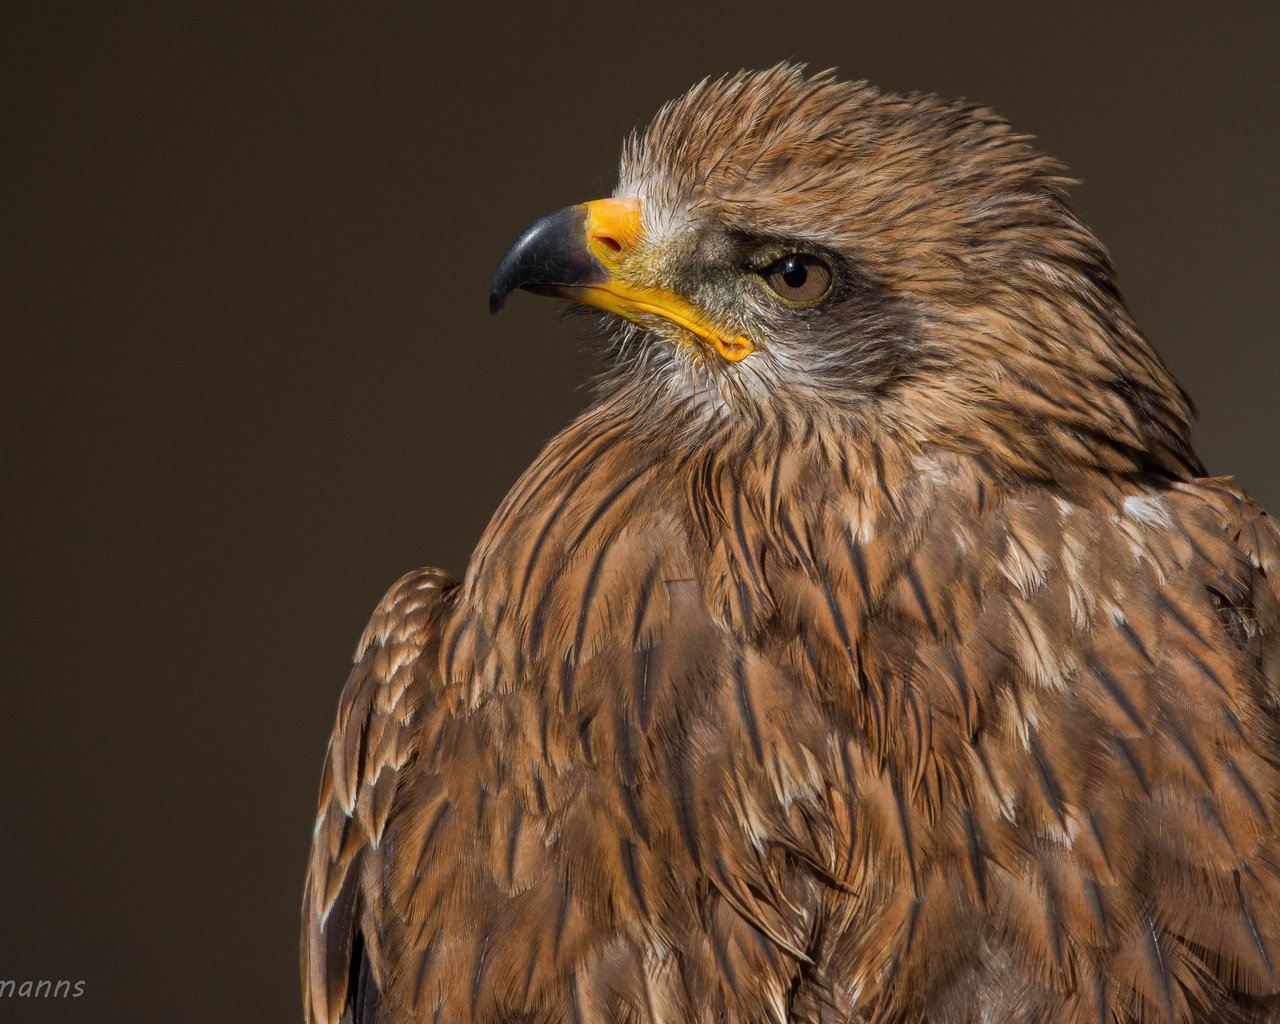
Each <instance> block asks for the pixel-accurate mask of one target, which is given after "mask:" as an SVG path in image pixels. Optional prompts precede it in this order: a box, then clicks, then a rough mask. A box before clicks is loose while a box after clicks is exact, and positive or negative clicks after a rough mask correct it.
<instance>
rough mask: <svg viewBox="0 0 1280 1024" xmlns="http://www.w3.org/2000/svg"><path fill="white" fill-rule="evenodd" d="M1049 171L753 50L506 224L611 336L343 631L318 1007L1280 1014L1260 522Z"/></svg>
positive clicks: (311, 999) (1275, 534) (1278, 599)
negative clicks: (595, 191)
mask: <svg viewBox="0 0 1280 1024" xmlns="http://www.w3.org/2000/svg"><path fill="white" fill-rule="evenodd" d="M1064 180H1065V179H1063V178H1062V177H1061V176H1060V169H1059V168H1058V166H1057V165H1056V164H1054V163H1053V162H1052V161H1050V160H1048V159H1046V158H1045V157H1043V156H1041V155H1039V154H1038V153H1036V152H1035V151H1034V150H1033V149H1031V148H1030V146H1029V145H1028V142H1027V140H1026V138H1024V137H1022V136H1019V135H1015V134H1013V133H1012V132H1011V131H1010V130H1009V129H1008V127H1007V126H1006V124H1005V123H1004V122H1003V121H1002V120H1000V119H999V118H998V117H996V116H995V115H994V114H993V113H992V112H990V111H989V110H986V109H983V108H979V107H972V106H966V105H962V104H958V103H947V102H943V101H940V100H938V99H936V98H934V97H931V96H920V95H912V96H906V97H898V96H890V95H882V94H880V93H878V92H876V91H875V90H873V89H871V88H869V87H867V86H865V85H851V84H846V83H841V82H838V81H836V80H834V79H833V78H831V77H829V76H826V75H819V76H817V77H815V78H806V77H804V75H803V74H802V73H801V72H800V71H799V69H797V68H794V67H790V66H783V67H778V68H774V69H772V70H769V71H766V72H762V73H754V74H741V75H737V76H734V77H731V78H728V79H724V80H721V81H717V82H714V83H709V84H708V83H704V84H703V85H701V86H699V87H697V88H695V89H694V90H692V91H691V92H690V93H689V94H688V95H686V96H685V97H684V98H682V99H681V100H679V101H677V102H675V103H673V104H670V105H668V106H667V107H665V108H664V109H663V110H662V111H661V112H660V113H659V115H658V117H657V118H656V120H655V121H654V123H653V124H652V126H651V127H650V128H649V129H648V131H647V132H646V133H645V134H644V135H643V136H641V137H640V138H638V139H635V140H633V141H632V142H631V143H630V144H629V145H628V147H627V149H626V152H625V154H624V159H623V165H622V173H621V181H620V184H619V188H618V191H617V193H616V194H617V196H618V197H619V198H620V199H626V200H631V201H630V202H626V203H620V202H618V201H616V200H615V201H606V202H604V203H596V204H590V205H589V206H586V207H581V208H577V209H576V211H568V212H565V213H562V214H559V215H556V217H555V218H549V219H548V220H547V221H544V222H541V223H540V225H539V226H538V227H537V229H536V230H533V231H531V233H530V234H529V235H527V236H526V237H525V238H523V239H522V240H521V241H520V242H519V243H517V245H516V246H515V247H514V248H513V251H512V254H510V255H509V256H508V258H507V260H506V261H504V264H503V268H502V269H500V271H499V280H498V282H497V285H496V291H495V304H500V303H501V301H502V299H503V298H505V296H506V293H507V292H509V291H510V290H511V289H512V288H514V287H516V286H518V285H524V286H526V287H529V288H532V289H534V290H539V291H551V292H553V293H555V294H559V295H562V296H564V297H568V298H571V299H573V300H575V301H577V302H579V303H584V304H589V305H593V306H600V307H603V308H605V309H607V310H609V311H610V312H611V314H620V315H610V316H608V317H607V318H606V320H605V324H606V342H607V344H606V345H605V346H604V347H606V348H607V352H608V358H607V365H608V368H607V369H606V371H605V372H604V375H603V376H602V381H601V388H600V396H599V400H598V401H597V402H596V404H595V405H594V406H593V407H592V408H591V409H589V410H588V411H587V412H586V413H585V414H584V415H583V416H582V417H580V418H579V419H578V420H577V422H575V423H573V424H572V425H571V426H570V427H569V428H568V429H566V430H565V431H564V432H563V433H562V434H560V435H559V436H558V437H557V438H555V439H554V440H553V441H551V443H550V444H549V445H548V446H547V448H546V449H545V451H544V452H543V453H542V455H541V456H540V457H539V458H538V460H537V461H536V462H535V463H534V464H533V466H532V467H531V468H530V469H529V470H528V472H527V473H525V475H524V476H523V477H522V478H521V479H520V480H519V482H517V484H516V485H515V487H514V489H513V490H512V491H511V493H510V495H509V496H508V497H507V499H506V501H505V502H504V503H503V505H502V507H501V508H500V509H499V510H498V512H497V514H496V515H495V517H494V519H493V522H492V523H491V524H490V526H489V528H488V531H487V532H486V534H485V536H484V538H483V539H482V541H481V543H480V545H479V547H478V549H477V551H476V553H475V555H474V558H473V560H472V562H471V564H470V566H469V567H468V570H467V573H466V577H465V579H463V580H462V581H459V580H456V579H453V578H452V577H450V576H449V575H448V574H446V573H443V572H440V571H437V570H430V569H428V570H422V571H419V572H416V573H411V574H410V575H409V576H406V577H405V578H404V579H402V580H401V581H400V582H399V583H397V584H396V585H395V586H394V587H393V588H392V590H391V591H390V593H389V594H388V595H387V597H386V598H385V599H384V601H383V602H382V604H381V605H379V607H378V609H377V610H376V611H375V613H374V616H373V619H372V621H371V622H370V624H369V627H368V629H367V630H366V632H365V635H364V637H363V639H362V640H361V642H360V646H359V648H358V651H357V657H356V667H355V670H354V672H353V674H352V676H351V678H350V680H349V681H348V683H347V687H346V689H345V691H344V693H343V696H342V701H341V706H340V709H339V713H338V720H337V724H336V726H335V728H334V733H333V737H332V740H331V742H330V749H329V757H328V761H327V763H326V766H325V770H324V776H323V781H322V788H321V794H320V808H319V818H318V820H317V823H316V838H315V843H314V847H313V851H312V855H311V861H310V865H309V871H308V877H307V888H306V896H305V903H304V910H303V933H302V965H303V989H304V994H305V1002H306V1010H307V1015H308V1019H309V1020H310V1021H312V1022H325V1024H334V1022H337V1021H340V1020H341V1021H356V1022H372V1021H386V1022H407V1021H450V1022H454V1021H458V1022H461V1021H482V1022H494V1024H496V1022H512V1024H514V1022H522V1024H551V1022H562V1021H563V1022H574V1024H595V1022H605V1021H619V1022H632V1024H659V1022H663V1024H677V1022H679V1024H685V1022H688V1024H693V1022H698V1024H702V1022H706V1024H713V1022H721V1021H724V1022H751V1024H756V1022H783V1021H805V1022H819V1021H821V1022H854V1021H858V1022H871V1021H875V1022H883V1024H888V1022H903V1024H907V1022H926V1021H927V1022H929V1024H978V1022H988V1021H990V1022H1006V1021H1007V1022H1024V1021H1025V1022H1032V1021H1036V1022H1064V1024H1074V1022H1103V1024H1105V1022H1117V1024H1119V1022H1130V1024H1136V1022H1143V1024H1146V1022H1184V1021H1215V1022H1218V1021H1221V1022H1240V1024H1243V1022H1262V1021H1280V1002H1277V1000H1276V993H1277V992H1278V991H1280V736H1278V733H1277V707H1276V705H1277V698H1278V696H1280V632H1278V630H1280V583H1278V581H1280V531H1278V530H1277V528H1276V525H1275V523H1274V521H1273V520H1272V519H1270V518H1269V517H1268V516H1267V515H1266V513H1265V512H1263V510H1262V509H1260V508H1259V507H1258V506H1257V505H1256V504H1255V503H1254V502H1253V501H1252V500H1251V499H1250V498H1249V497H1248V496H1247V495H1246V494H1244V493H1243V492H1242V491H1241V490H1240V489H1239V488H1238V487H1236V486H1235V485H1234V484H1233V483H1232V482H1230V481H1229V480H1227V479H1221V478H1205V477H1203V475H1202V469H1201V466H1200V464H1199V462H1198V460H1197V459H1196V456H1195V455H1194V453H1193V452H1192V450H1191V447H1190V444H1189V441H1188V417H1189V406H1188V402H1187V400H1186V398H1185V396H1184V395H1183V393H1182V392H1181V391H1180V390H1179V388H1178V387H1177V385H1176V384H1175V383H1174V382H1173V380H1172V379H1171V378H1170V376H1169V374H1168V372H1167V371H1166V370H1165V368H1164V367H1163V365H1162V364H1161V362H1160V360H1159V359H1158V358H1157V357H1156V356H1155V354H1154V353H1153V352H1152V350H1151V349H1150V348H1149V347H1148V345H1147V343H1146V341H1145V340H1144V339H1143V338H1142V336H1141V335H1140V334H1139V333H1138V331H1137V329H1136V328H1135V326H1134V324H1133V322H1132V321H1131V319H1130V317H1129V315H1128V313H1127V312H1126V311H1125V309H1124V306H1123V304H1122V302H1121V300H1120V297H1119V294H1118V293H1117V291H1116V288H1115V286H1114V284H1113V282H1112V277H1111V270H1110V266H1109V263H1108V261H1107V257H1106V255H1105V253H1104V251H1103V250H1102V248H1101V247H1100V245H1099V244H1098V242H1097V241H1096V240H1095V239H1094V237H1093V236H1092V235H1091V234H1090V233H1089V231H1088V230H1087V229H1086V228H1085V227H1083V226H1082V225H1081V224H1080V222H1079V221H1078V220H1076V219H1075V217H1074V216H1073V215H1072V214H1071V213H1070V211H1069V210H1068V209H1067V207H1066V206H1065V205H1064V204H1063V202H1062V199H1061V196H1060V189H1061V187H1062V185H1063V184H1064ZM574 225H577V228H579V229H581V231H582V232H583V235H582V238H581V239H579V240H577V241H576V242H575V240H574V239H573V238H572V237H571V236H572V232H573V230H574ZM824 275H827V276H829V277H830V281H831V284H830V287H829V288H827V289H826V290H825V291H823V292H822V294H820V295H818V296H817V297H814V292H816V291H818V290H820V288H819V286H821V285H822V284H823V282H824V281H825V280H826V277H825V276H824ZM797 282H799V284H797ZM806 289H809V290H808V291H806Z"/></svg>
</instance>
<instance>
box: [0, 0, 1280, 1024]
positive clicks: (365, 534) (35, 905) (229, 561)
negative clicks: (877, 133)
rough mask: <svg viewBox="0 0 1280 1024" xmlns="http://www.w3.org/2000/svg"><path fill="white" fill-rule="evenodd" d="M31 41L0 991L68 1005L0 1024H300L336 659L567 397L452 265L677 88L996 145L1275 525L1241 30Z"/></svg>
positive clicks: (1149, 14)
mask: <svg viewBox="0 0 1280 1024" xmlns="http://www.w3.org/2000/svg"><path fill="white" fill-rule="evenodd" d="M37 6H39V14H38V15H34V14H32V13H30V12H27V13H23V12H22V11H21V10H19V9H18V6H17V5H16V4H6V5H4V7H3V13H0V40H2V41H3V46H4V47H5V49H6V50H7V51H8V52H7V53H5V54H4V55H3V57H2V59H0V105H2V108H3V122H2V134H0V145H2V146H3V148H4V153H3V160H2V161H0V169H2V172H3V174H4V176H5V178H6V181H5V183H4V187H3V192H2V193H0V201H2V202H3V208H2V212H0V231H2V232H3V236H2V237H3V241H4V250H5V255H6V257H8V260H7V261H6V262H7V263H8V264H9V266H8V269H6V270H4V272H3V274H0V293H2V294H3V299H4V301H3V311H4V312H3V323H2V324H0V334H2V336H3V342H4V349H3V352H4V355H3V368H2V369H0V386H2V388H3V395H0V417H3V435H2V436H3V439H4V454H5V457H6V459H5V461H6V465H5V471H4V477H3V479H4V505H5V508H6V511H7V512H9V513H10V516H9V518H10V520H11V525H10V526H9V527H8V529H7V530H6V531H5V533H4V535H3V536H4V542H5V549H6V555H5V561H4V567H3V581H4V587H3V602H4V603H3V608H2V609H0V615H2V621H3V629H4V669H3V672H4V702H3V705H2V706H0V723H2V724H0V830H2V832H0V978H16V979H23V978H28V977H31V978H69V979H84V980H85V981H86V993H85V995H84V996H83V997H82V998H81V999H79V1000H76V1001H74V1002H70V1001H68V1002H64V1003H61V1004H57V1003H46V1004H42V1005H32V1004H31V1003H30V1002H27V1003H21V1002H18V1001H14V1000H10V1001H6V1002H4V1003H2V1004H0V1020H2V1021H8V1020H23V1019H30V1020H56V1021H60V1020H86V1021H90V1020H92V1021H108V1020H113V1021H114V1020H119V1021H124V1020H128V1021H130V1022H139V1021H141V1022H150V1021H156V1022H162V1021H163V1022H174V1024H177V1022H188V1021H190V1022H199V1021H230V1020H235V1021H280V1020H283V1021H290V1020H297V1019H298V1018H299V1016H300V1010H299V1004H298V998H297V995H296V990H297V982H296V968H295V958H296V946H297V943H296V938H295V935H296V913H297V911H296V908H297V904H298V899H299V893H300V888H301V883H302V869H303V860H304V855H305V850H306V846H307V842H308V839H309V836H310V830H311V822H312V811H313V800H314V795H315V787H316V782H317V778H318V772H319V766H320V761H321V757H322V754H323V749H324V743H325V739H326V736H327V733H328V729H329V725H330V721H331V716H332V714H333V710H334V707H335V703H336V700H337V696H338V691H339V689H340V687H341V685H342V681H343V678H344V675H345V666H346V663H347V659H348V657H349V654H350V651H351V649H352V647H353V645H354V643H355V640H356V638H357V636H358V635H359V633H360V630H361V629H362V627H363V625H364V621H365V618H366V616H367V615H368V612H369V611H370V609H371V608H372V606H373V604H374V602H375V601H376V600H377V599H378V597H379V596H380V595H381V593H382V591H383V589H384V588H385V587H386V586H387V585H388V584H389V583H390V582H391V581H392V580H393V579H395V578H396V577H397V576H398V575H400V573H402V572H404V571H405V570H407V569H409V568H411V567H414V566H418V565H422V564H427V563H433V564H437V565H443V566H445V567H448V568H450V569H453V570H454V571H461V570H462V569H463V567H464V566H465V564H466V560H467V556H468V552H469V551H470V549H471V546H472V545H473V544H474V542H475V539H476V537H477V535H478V534H479V532H480V530H481V529H482V527H483V526H484V524H485V521H486V519H487V517H488V515H489V513H490V511H491V510H492V509H493V508H494V506H495V505H496V504H497V502H498V501H499V500H500V498H501V497H502V495H503V493H504V492H505V490H506V489H507V487H508V486H510V484H511V483H512V482H513V480H514V479H515V477H516V475H517V474H518V473H519V472H520V471H521V469H522V468H523V467H524V466H525V465H526V464H527V463H528V462H529V460H530V459H531V458H532V456H533V455H534V453H535V452H536V450H537V449H538V447H539V446H540V445H541V444H542V442H543V441H544V440H545V439H546V438H547V437H548V436H549V435H550V434H551V433H552V432H554V431H555V430H556V429H557V428H558V427H559V426H561V425H562V424H564V423H565V422H566V421H567V420H568V419H569V417H571V416H572V415H573V414H574V412H575V411H576V410H578V409H579V408H581V406H582V405H583V404H584V402H585V401H586V395H585V393H584V392H583V391H582V390H581V389H580V384H581V382H582V380H583V379H584V377H585V375H586V372H587V364H586V361H585V360H584V359H583V358H582V356H581V353H580V352H579V351H578V349H579V348H580V347H581V343H580V341H575V339H574V333H575V329H573V328H566V327H564V326H562V325H560V324H558V323H557V315H556V314H557V311H556V310H555V309H553V308H552V304H543V303H539V302H536V301H534V300H530V299H519V298H517V299H516V300H515V301H514V302H513V303H512V308H511V309H510V311H509V312H508V313H506V314H505V315H504V316H503V317H501V318H499V319H497V320H490V318H489V317H488V316H487V314H486V309H485V306H486V297H487V289H488V282H489V275H490V273H491V271H492V268H493V267H494V265H495V263H496V261H497V259H498V257H499V256H500V255H501V253H502V251H503V250H504V248H505V246H506V244H507V243H508V242H509V241H510V240H511V239H512V238H513V237H514V235H515V234H516V233H517V232H518V231H519V230H520V229H521V228H523V227H524V226H525V224H526V223H528V222H529V221H530V220H531V219H532V218H533V217H534V216H536V215H538V214H540V213H542V212H545V211H547V210H550V209H553V208H555V207H558V206H561V205H564V204H566V203H569V202H574V201H577V200H580V199H585V198H590V197H594V196H599V195H601V194H604V193H607V192H608V191H609V190H610V188H611V184H612V176H613V171H614V166H615V160H616V153H617V148H618V143H619V140H620V139H621V137H622V135H623V133H624V132H625V131H626V130H628V129H629V128H631V127H632V126H633V125H635V124H637V123H638V122H642V121H643V120H645V119H646V118H647V117H648V116H649V115H650V114H651V113H652V112H653V111H654V110H655V109H656V108H657V106H658V104H659V103H660V102H661V101H662V100H664V99H666V98H668V97H671V96H673V95H675V94H677V93H678V92H680V91H682V90H683V89H684V88H685V87H686V86H688V85H689V84H691V83H692V82H693V81H695V80H696V79H698V78H701V77H702V76H704V75H708V74H712V75H714V74H719V73H721V72H725V71H731V70H735V69H737V68H738V67H740V66H749V67H750V66H757V67H758V66H762V65H766V64H770V63H772V62H774V61H776V60H778V59H781V58H785V57H796V58H800V59H804V60H807V61H809V62H810V63H811V64H812V65H815V66H817V67H823V66H828V65H836V66H838V67H839V68H840V69H841V70H842V72H843V73H844V74H846V75H849V76H852V77H868V78H871V79H872V80H874V81H876V82H878V83H880V84H881V85H883V86H885V87H887V88H891V89H900V90H902V89H912V88H920V89H928V90H933V91H937V92H940V93H943V94H947V95H961V94H963V95H967V96H969V97H970V98H973V99H980V100H983V101H986V102H990V103H993V104H995V105H996V106H997V107H998V108H999V109H1000V110H1001V111H1002V112H1004V113H1005V114H1007V115H1008V116H1009V117H1010V118H1011V119H1012V120H1013V121H1014V122H1015V123H1016V124H1017V125H1018V126H1020V127H1021V128H1022V129H1024V130H1027V131H1030V132H1033V133H1035V134H1036V135H1037V136H1039V138H1040V139H1041V141H1042V144H1043V145H1044V147H1045V148H1046V149H1048V150H1049V151H1051V152H1053V153H1055V154H1057V155H1059V156H1061V157H1062V158H1064V159H1065V160H1066V161H1067V162H1068V163H1069V164H1070V166H1071V167H1072V169H1073V171H1074V172H1075V173H1076V174H1077V175H1078V176H1079V177H1082V178H1083V179H1085V182H1086V184H1085V185H1084V186H1083V187H1081V188H1078V189H1077V190H1076V193H1075V195H1076V200H1075V202H1076V205H1077V207H1078V208H1079V209H1080V210H1081V211H1082V213H1083V214H1084V216H1085V219H1086V220H1087V221H1088V222H1089V223H1091V224H1092V225H1093V226H1094V227H1095V229H1096V230H1097V231H1098V232H1099V234H1100V235H1101V236H1102V238H1103V239H1104V240H1105V241H1106V242H1107V243H1108V244H1109V245H1110V247H1111V248H1112V251H1113V253H1114V254H1115V257H1116V261H1117V263H1118V265H1119V270H1120V277H1121V282H1122V284H1123V285H1124V287H1125V290H1126V293H1127V295H1128V296H1129V300H1130V302H1131V304H1132V307H1133V309H1134V311H1135V313H1136V315H1137V317H1138V319H1139V321H1140V323H1142V324H1143V325H1144V327H1145V328H1146V330H1147V331H1148V332H1149V334H1150V336H1151V337H1152V338H1153V340H1154V341H1155V343H1156V345H1157V347H1158V348H1159V349H1160V351H1161V352H1162V353H1163V354H1164V356H1165V358H1166V359H1167V360H1168V361H1169V362H1170V363H1171V364H1172V366H1173V368H1174V370H1175V371H1176V372H1177V374H1178V376H1179V377H1180V378H1181V380H1182V381H1183V382H1184V383H1185V384H1186V385H1187V386H1188V387H1189V389H1190V390H1191V392H1192V393H1193V395H1194V396H1195V398H1196V399H1197V401H1198V402H1199V404H1200V408H1201V412H1202V419H1201V424H1200V426H1199V428H1198V434H1197V436H1198V442H1199V448H1200V451H1201V453H1202V454H1203V456H1204V457H1205V459H1206V460H1207V462H1208V463H1209V465H1210V466H1211V467H1212V468H1213V469H1214V470H1215V471H1217V472H1222V473H1234V474H1236V475H1237V476H1239V477H1240V478H1241V479H1242V480H1243V481H1244V482H1245V483H1246V484H1247V485H1248V486H1249V487H1251V488H1253V489H1254V490H1255V491H1256V492H1257V493H1258V494H1259V495H1260V496H1261V497H1262V498H1263V499H1264V501H1266V502H1267V503H1268V504H1269V505H1270V506H1271V507H1272V508H1273V509H1276V508H1280V464H1278V462H1277V458H1276V452H1277V447H1278V446H1280V416H1277V413H1276V409H1275V406H1274V395H1275V393H1276V390H1277V385H1278V384H1280V346H1277V340H1278V339H1280V330H1278V327H1280V325H1278V322H1277V321H1278V319H1280V312H1278V311H1277V303H1276V280H1277V257H1276V253H1277V251H1278V250H1280V230H1278V229H1280V219H1278V217H1277V200H1276V195H1277V190H1278V189H1280V173H1278V172H1277V167H1278V166H1280V124H1277V115H1276V112H1277V109H1278V105H1280V95H1278V90H1277V74H1276V72H1275V69H1274V65H1271V64H1270V63H1269V62H1270V61H1272V60H1273V59H1274V55H1275V53H1276V51H1277V43H1278V42H1280V32H1278V25H1277V12H1278V11H1280V5H1277V4H1275V3H1274V2H1273V0H1265V2H1263V0H1259V2H1256V3H1244V2H1238V3H1217V4H1213V5H1194V7H1195V9H1201V10H1203V11H1208V12H1209V13H1200V14H1196V15H1191V14H1189V13H1188V12H1189V11H1191V10H1192V9H1193V5H1178V6H1180V7H1181V8H1182V10H1180V11H1179V12H1178V13H1177V15H1176V20H1174V18H1175V15H1174V14H1173V13H1172V10H1173V8H1172V7H1171V6H1170V5H1167V4H1164V3H1161V4H1150V5H1142V4H1132V3H1130V4H1119V3H1114V2H1109V3H1105V4H1096V5H1095V4H1073V5H1061V4H1054V5H1050V4H1037V5H1029V4H1025V3H1007V4H1002V3H994V2H993V3H983V4H976V5H975V4H957V5H952V4H946V5H944V4H941V3H939V4H933V5H929V4H920V3H902V2H895V3H892V4H888V3H880V4H857V5H855V4H849V5H839V6H835V5H833V6H824V5H823V4H820V3H817V2H813V0H799V2H798V0H777V2H775V3H772V4H759V5H756V6H751V7H745V6H743V5H740V4H735V5H732V9H733V10H734V12H735V13H733V14H732V15H728V14H715V15H713V14H712V13H710V12H709V11H708V12H704V11H702V10H700V9H698V8H695V7H694V6H693V5H692V4H690V3H682V4H678V5H673V6H670V7H660V6H657V5H654V4H645V3H633V4H630V5H628V10H629V12H630V13H629V14H627V15H616V14H606V13H600V12H597V13H591V12H589V11H588V9H587V8H588V7H595V6H604V5H586V4H583V5H578V7H577V9H573V10H571V9H568V8H555V9H552V8H550V7H548V6H544V5H530V6H529V7H527V8H525V9H524V10H523V11H522V12H520V13H516V12H515V8H514V6H512V7H511V8H510V9H509V10H505V11H485V10H480V9H477V8H475V7H471V6H464V5H463V4H461V3H458V4H453V5H448V4H434V5H432V6H431V7H427V6H425V5H416V6H412V7H411V6H408V5H405V6H401V5H390V4H386V5H355V4H350V5H341V6H339V5H324V6H323V7H321V6H307V7H305V8H304V7H303V6H298V7H297V8H293V9H285V8H279V7H277V8H275V9H273V10H270V11H268V10H267V9H266V8H265V6H264V7H260V6H259V5H257V4H250V5H245V6H242V7H238V8H224V7H223V5H221V4H212V3H210V4H206V5H203V9H199V10H198V9H195V8H194V7H192V8H189V9H184V10H183V11H181V12H180V13H178V12H176V9H175V10H169V11H167V12H164V13H162V9H163V8H173V7H174V5H168V4H157V5H138V6H137V7H136V8H135V9H133V10H132V11H121V12H114V13H112V12H106V11H103V10H96V11H93V10H90V6H89V5H83V6H81V7H66V8H63V10H62V13H58V11H57V9H56V8H54V7H52V6H50V5H32V8H33V9H35V8H36V7H37ZM95 6H96V5H95ZM102 6H106V5H102ZM723 6H724V7H725V8H726V9H728V8H729V6H730V5H723Z"/></svg>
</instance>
